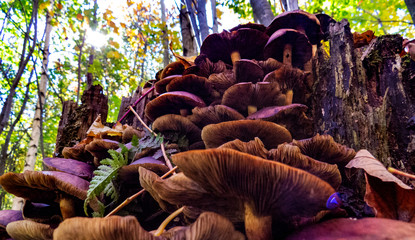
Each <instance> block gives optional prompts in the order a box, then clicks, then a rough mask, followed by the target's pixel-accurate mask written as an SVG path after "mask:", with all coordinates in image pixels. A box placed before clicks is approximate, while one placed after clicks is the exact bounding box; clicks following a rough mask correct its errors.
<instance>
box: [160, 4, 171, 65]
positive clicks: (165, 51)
mask: <svg viewBox="0 0 415 240" xmlns="http://www.w3.org/2000/svg"><path fill="white" fill-rule="evenodd" d="M160 5H161V6H160V7H161V22H162V26H163V29H162V30H161V31H162V33H163V34H162V35H161V39H162V42H163V64H164V67H166V66H167V65H168V64H169V62H170V57H169V36H168V35H167V23H166V6H165V4H164V0H160Z"/></svg>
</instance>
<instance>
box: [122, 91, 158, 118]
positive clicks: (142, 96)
mask: <svg viewBox="0 0 415 240" xmlns="http://www.w3.org/2000/svg"><path fill="white" fill-rule="evenodd" d="M154 88H155V86H152V87H151V88H150V89H149V90H148V91H147V92H145V93H144V94H143V95H141V97H140V98H139V99H137V101H135V103H134V104H133V107H135V106H137V104H138V103H139V102H140V101H141V99H143V98H144V97H145V96H147V95H148V94H149V93H150V92H152V91H153V90H154ZM130 111H131V110H130V109H128V111H127V112H126V113H124V115H123V116H122V117H121V118H120V120H118V122H121V121H122V120H123V119H124V118H125V117H126V116H127V115H128V113H130Z"/></svg>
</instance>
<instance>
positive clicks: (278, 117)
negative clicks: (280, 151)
mask: <svg viewBox="0 0 415 240" xmlns="http://www.w3.org/2000/svg"><path fill="white" fill-rule="evenodd" d="M307 109H308V107H307V106H305V105H302V104H290V105H286V106H274V107H266V108H263V109H261V110H259V111H257V112H255V113H253V114H251V115H249V116H248V117H247V119H262V120H265V121H269V122H274V123H277V124H279V125H281V126H283V127H285V128H287V129H288V131H290V133H291V135H292V136H293V138H294V139H304V138H307V137H311V135H312V134H313V121H312V120H311V119H309V118H308V117H307V116H306V115H305V112H306V111H307Z"/></svg>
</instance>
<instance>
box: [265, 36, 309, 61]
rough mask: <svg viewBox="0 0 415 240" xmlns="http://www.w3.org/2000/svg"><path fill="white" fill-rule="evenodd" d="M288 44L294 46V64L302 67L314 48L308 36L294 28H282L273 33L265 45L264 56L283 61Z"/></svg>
mask: <svg viewBox="0 0 415 240" xmlns="http://www.w3.org/2000/svg"><path fill="white" fill-rule="evenodd" d="M286 44H291V46H292V53H291V54H292V66H293V67H298V68H302V67H303V65H304V63H306V62H307V61H308V60H310V59H311V55H312V49H311V44H310V42H309V41H308V39H307V36H306V35H304V34H302V33H301V32H299V31H297V30H294V29H280V30H278V31H276V32H275V33H273V34H272V35H271V37H270V38H269V40H268V42H267V44H266V45H265V47H264V57H265V58H274V59H276V60H278V61H280V62H282V61H283V55H284V54H283V51H284V46H285V45H286Z"/></svg>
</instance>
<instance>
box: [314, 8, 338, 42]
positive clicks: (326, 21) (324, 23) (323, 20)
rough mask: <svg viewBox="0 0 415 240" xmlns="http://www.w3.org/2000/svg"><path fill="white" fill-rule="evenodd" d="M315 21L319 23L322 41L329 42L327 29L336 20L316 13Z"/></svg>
mask: <svg viewBox="0 0 415 240" xmlns="http://www.w3.org/2000/svg"><path fill="white" fill-rule="evenodd" d="M314 15H315V16H316V17H317V19H318V20H319V21H320V28H321V31H322V32H323V40H324V41H328V40H329V35H330V34H329V27H330V24H331V23H336V20H334V19H333V18H332V17H330V16H329V15H327V14H324V13H318V14H314Z"/></svg>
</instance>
